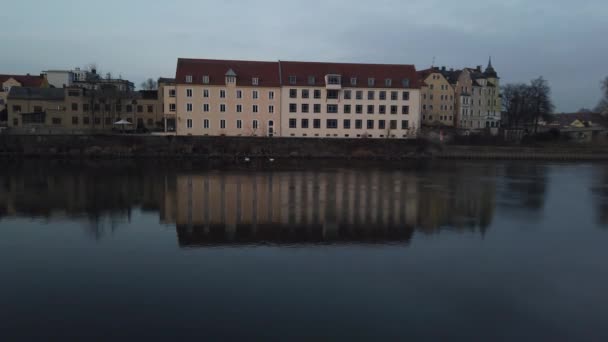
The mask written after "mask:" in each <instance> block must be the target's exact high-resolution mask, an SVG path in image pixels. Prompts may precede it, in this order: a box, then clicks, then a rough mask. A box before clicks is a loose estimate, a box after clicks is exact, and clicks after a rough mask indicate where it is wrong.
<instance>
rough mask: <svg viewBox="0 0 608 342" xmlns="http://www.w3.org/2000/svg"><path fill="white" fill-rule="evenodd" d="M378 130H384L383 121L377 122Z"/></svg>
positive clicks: (384, 122) (384, 124) (384, 123)
mask: <svg viewBox="0 0 608 342" xmlns="http://www.w3.org/2000/svg"><path fill="white" fill-rule="evenodd" d="M378 128H379V129H386V121H384V120H380V121H378Z"/></svg>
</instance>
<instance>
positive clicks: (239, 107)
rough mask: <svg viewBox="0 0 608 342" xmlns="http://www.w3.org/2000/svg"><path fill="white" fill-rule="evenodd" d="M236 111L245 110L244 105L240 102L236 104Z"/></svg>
mask: <svg viewBox="0 0 608 342" xmlns="http://www.w3.org/2000/svg"><path fill="white" fill-rule="evenodd" d="M236 112H237V113H242V112H243V105H240V104H238V105H236Z"/></svg>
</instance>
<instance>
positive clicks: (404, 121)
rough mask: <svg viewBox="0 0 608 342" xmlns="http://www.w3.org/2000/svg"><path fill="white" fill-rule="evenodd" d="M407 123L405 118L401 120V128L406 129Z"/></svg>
mask: <svg viewBox="0 0 608 342" xmlns="http://www.w3.org/2000/svg"><path fill="white" fill-rule="evenodd" d="M408 127H409V125H408V121H407V120H401V129H408Z"/></svg>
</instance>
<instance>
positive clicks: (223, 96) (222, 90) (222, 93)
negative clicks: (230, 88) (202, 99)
mask: <svg viewBox="0 0 608 342" xmlns="http://www.w3.org/2000/svg"><path fill="white" fill-rule="evenodd" d="M225 98H226V89H220V99H225Z"/></svg>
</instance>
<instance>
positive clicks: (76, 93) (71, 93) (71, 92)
mask: <svg viewBox="0 0 608 342" xmlns="http://www.w3.org/2000/svg"><path fill="white" fill-rule="evenodd" d="M5 91H8V90H7V89H5ZM68 96H72V97H78V96H80V90H77V89H74V90H68Z"/></svg>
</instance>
